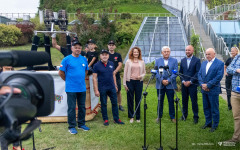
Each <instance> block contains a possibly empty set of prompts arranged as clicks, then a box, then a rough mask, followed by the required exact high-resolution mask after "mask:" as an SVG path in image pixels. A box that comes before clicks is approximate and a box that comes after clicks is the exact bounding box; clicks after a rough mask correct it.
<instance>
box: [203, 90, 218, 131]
mask: <svg viewBox="0 0 240 150" xmlns="http://www.w3.org/2000/svg"><path fill="white" fill-rule="evenodd" d="M202 97H203V110H204V115H205V119H206V122H205V125H212V127H213V128H216V127H218V124H219V95H218V94H217V95H210V94H205V93H202Z"/></svg>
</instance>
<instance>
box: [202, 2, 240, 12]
mask: <svg viewBox="0 0 240 150" xmlns="http://www.w3.org/2000/svg"><path fill="white" fill-rule="evenodd" d="M237 9H240V2H238V3H236V4H223V5H220V6H215V8H212V9H210V10H208V11H207V12H206V13H207V14H213V15H216V14H222V13H224V12H227V11H232V10H237Z"/></svg>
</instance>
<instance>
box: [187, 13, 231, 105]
mask: <svg viewBox="0 0 240 150" xmlns="http://www.w3.org/2000/svg"><path fill="white" fill-rule="evenodd" d="M189 17H190V20H191V21H192V22H193V25H194V28H195V31H196V34H198V35H199V36H200V37H201V39H202V45H203V47H204V49H205V50H206V49H208V48H214V46H213V44H212V41H211V38H210V36H208V35H207V34H206V33H205V31H204V29H203V26H202V25H201V24H200V23H199V21H198V18H197V16H195V15H191V16H189ZM216 58H218V59H220V60H221V61H223V62H224V60H223V57H222V56H221V55H220V54H216ZM221 86H222V87H225V76H224V77H223V79H222V80H221ZM220 96H222V98H223V99H224V100H227V93H226V90H225V89H222V94H221V95H220Z"/></svg>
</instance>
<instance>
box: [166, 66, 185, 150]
mask: <svg viewBox="0 0 240 150" xmlns="http://www.w3.org/2000/svg"><path fill="white" fill-rule="evenodd" d="M166 71H167V73H168V75H169V77H170V76H171V74H170V72H169V69H166ZM170 81H171V85H172V88H173V91H174V95H175V96H176V99H175V100H174V102H175V103H176V148H172V147H170V146H169V147H170V149H172V150H178V105H179V107H180V109H181V111H182V107H181V104H180V103H179V100H180V99H179V98H178V96H177V93H176V91H175V89H174V86H173V84H172V79H171V78H170ZM182 115H183V118H184V119H185V117H184V114H183V111H182Z"/></svg>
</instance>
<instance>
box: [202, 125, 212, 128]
mask: <svg viewBox="0 0 240 150" xmlns="http://www.w3.org/2000/svg"><path fill="white" fill-rule="evenodd" d="M211 127H212V125H211V124H209V125H204V126H202V129H206V128H211Z"/></svg>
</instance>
